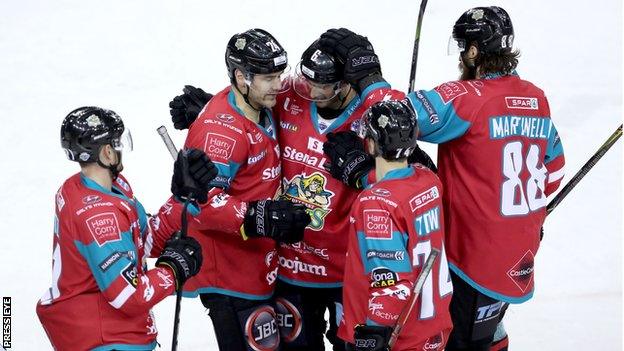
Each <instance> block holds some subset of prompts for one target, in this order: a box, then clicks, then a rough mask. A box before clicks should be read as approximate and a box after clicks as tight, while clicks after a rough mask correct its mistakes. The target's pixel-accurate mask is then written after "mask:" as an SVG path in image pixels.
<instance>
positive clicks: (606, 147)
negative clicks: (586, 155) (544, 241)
mask: <svg viewBox="0 0 624 351" xmlns="http://www.w3.org/2000/svg"><path fill="white" fill-rule="evenodd" d="M621 136H622V125H621V124H620V126H619V127H618V128H617V129H616V130H615V132H613V134H611V136H610V137H609V139H607V141H605V143H604V144H602V146H601V147H600V148H599V149H598V151H596V153H595V154H594V155H593V156H592V157H591V158H590V159H589V161H587V162H586V163H585V164H584V165H583V167H581V169H580V170H579V171H578V172H576V174H575V175H574V177H572V179H570V181H569V182H568V184H566V185H565V186H564V187H563V189H561V191H560V192H559V193H558V194H557V196H555V198H554V199H552V200H551V201H550V203H548V206H547V207H546V215H549V214H550V213H551V212H552V211H553V210H554V209H555V207H557V206H558V205H559V203H560V202H561V201H562V200H563V199H564V198H565V197H566V196H567V195H568V194H569V193H570V191H572V189H574V187H575V186H577V185H578V183H579V182H580V181H581V179H583V177H585V175H586V174H587V173H588V172H589V170H591V169H592V168H593V167H594V166H595V165H596V163H598V160H600V159H601V158H602V156H604V154H606V153H607V151H609V149H610V148H611V146H613V144H615V142H616V141H617V140H618V139H619V138H620V137H621Z"/></svg>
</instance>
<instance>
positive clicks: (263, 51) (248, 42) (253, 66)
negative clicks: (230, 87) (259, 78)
mask: <svg viewBox="0 0 624 351" xmlns="http://www.w3.org/2000/svg"><path fill="white" fill-rule="evenodd" d="M225 65H226V66H227V70H228V76H229V77H230V81H232V82H234V81H235V75H234V71H235V70H236V69H239V70H241V71H242V72H243V73H244V74H245V78H246V79H251V77H252V75H254V74H270V73H277V72H280V71H283V70H285V69H286V68H287V67H288V57H287V54H286V50H284V48H283V47H282V46H281V45H280V43H279V42H278V41H277V40H276V39H275V38H274V37H273V36H272V35H271V34H269V32H267V31H265V30H263V29H257V28H256V29H250V30H248V31H245V32H243V33H238V34H234V35H233V36H232V38H230V41H229V42H228V44H227V49H226V50H225Z"/></svg>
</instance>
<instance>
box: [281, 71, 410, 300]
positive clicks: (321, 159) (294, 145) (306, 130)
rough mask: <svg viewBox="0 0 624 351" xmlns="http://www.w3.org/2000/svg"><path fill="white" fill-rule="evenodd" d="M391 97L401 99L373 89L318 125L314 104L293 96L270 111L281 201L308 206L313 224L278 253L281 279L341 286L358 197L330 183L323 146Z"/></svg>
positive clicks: (355, 128) (385, 87) (285, 97)
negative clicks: (278, 159) (274, 126)
mask: <svg viewBox="0 0 624 351" xmlns="http://www.w3.org/2000/svg"><path fill="white" fill-rule="evenodd" d="M386 95H388V97H386ZM390 96H392V97H393V98H395V99H402V98H404V95H403V94H402V93H400V92H397V91H391V90H390V89H389V85H388V84H385V83H384V84H374V85H371V86H370V87H369V88H368V89H366V90H365V91H364V92H363V93H362V97H363V98H360V97H358V96H356V97H355V98H354V99H353V100H351V102H350V103H349V104H348V105H347V107H346V108H345V110H344V112H343V113H342V114H341V115H339V116H338V117H337V118H335V119H334V120H331V121H324V120H320V119H319V115H318V113H317V110H316V104H315V103H314V102H311V101H309V100H306V99H304V98H302V97H300V96H298V95H297V94H296V93H295V92H294V90H290V91H289V92H288V93H286V94H284V95H281V96H280V98H279V100H278V104H277V105H276V107H275V109H274V111H275V114H276V118H277V119H278V120H279V124H280V129H279V143H280V146H281V149H282V179H283V185H282V186H283V191H284V196H285V197H286V198H288V199H290V200H291V201H293V202H296V203H301V204H304V205H305V206H307V208H308V213H309V214H310V217H311V218H312V222H311V223H310V224H309V225H308V227H307V228H306V230H305V234H304V240H303V241H301V242H299V243H295V244H292V245H287V244H282V245H281V246H280V247H279V250H278V251H279V264H280V269H279V278H280V279H282V280H284V281H286V282H288V283H291V284H293V285H299V286H307V287H326V288H327V287H340V286H342V273H343V269H344V255H345V252H346V247H347V238H348V236H347V231H348V224H349V222H348V214H349V210H350V204H352V203H353V201H354V200H355V198H356V197H357V194H358V192H359V191H357V190H354V189H351V188H349V187H348V186H346V185H344V184H343V183H342V182H341V181H339V180H337V179H334V178H333V177H332V176H331V174H330V173H329V172H328V171H327V170H326V169H325V167H324V166H325V165H326V164H327V163H328V159H327V158H326V157H325V154H324V153H323V143H324V142H325V141H326V140H327V137H326V136H327V134H328V133H330V132H339V131H349V130H353V131H356V132H357V131H358V130H359V128H360V118H361V117H362V114H363V113H364V111H365V110H366V109H367V108H368V107H369V106H370V105H372V104H373V103H374V102H376V101H379V100H381V99H383V98H390ZM323 123H326V124H325V125H322V124H323Z"/></svg>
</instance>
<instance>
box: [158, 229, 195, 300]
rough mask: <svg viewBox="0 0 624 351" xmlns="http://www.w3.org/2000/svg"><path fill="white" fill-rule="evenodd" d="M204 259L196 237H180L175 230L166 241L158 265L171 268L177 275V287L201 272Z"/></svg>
mask: <svg viewBox="0 0 624 351" xmlns="http://www.w3.org/2000/svg"><path fill="white" fill-rule="evenodd" d="M202 261H203V257H202V252H201V246H200V245H199V243H198V242H197V240H195V239H194V238H192V237H190V236H187V237H180V232H175V233H174V234H173V235H172V236H171V239H169V240H167V242H166V243H165V248H164V249H163V252H162V253H161V254H160V257H159V258H158V260H156V266H165V267H169V268H171V270H172V271H173V273H174V274H175V277H176V288H177V287H179V286H182V284H184V282H185V281H187V280H188V279H189V278H190V277H192V276H194V275H196V274H197V273H199V269H200V268H201V265H202Z"/></svg>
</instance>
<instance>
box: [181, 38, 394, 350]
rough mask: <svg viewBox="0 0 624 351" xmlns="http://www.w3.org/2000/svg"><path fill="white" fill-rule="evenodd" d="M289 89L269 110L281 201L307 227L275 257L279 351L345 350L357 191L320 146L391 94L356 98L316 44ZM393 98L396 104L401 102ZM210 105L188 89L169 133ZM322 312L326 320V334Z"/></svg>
mask: <svg viewBox="0 0 624 351" xmlns="http://www.w3.org/2000/svg"><path fill="white" fill-rule="evenodd" d="M292 87H293V89H289V90H287V91H284V92H282V93H280V94H279V95H278V99H277V105H276V106H275V107H274V109H273V112H274V113H275V117H276V119H277V120H279V125H280V127H279V128H278V130H279V132H278V136H279V138H278V139H279V144H280V148H281V150H282V153H281V157H282V159H281V160H282V178H283V187H284V196H283V197H284V198H286V199H289V200H291V201H292V202H294V203H299V204H303V205H304V206H305V207H306V208H307V212H308V213H309V214H310V216H311V218H312V222H311V223H310V224H309V225H308V227H307V228H306V231H305V235H304V239H303V240H302V241H301V242H297V243H294V244H288V243H281V245H280V247H279V250H278V252H279V264H280V269H279V270H278V272H279V274H278V283H277V288H276V294H275V300H276V307H277V311H276V312H277V315H278V319H279V326H280V331H281V336H282V347H281V349H282V350H290V349H296V350H314V351H318V350H323V349H324V335H325V333H326V331H327V338H328V339H329V340H330V342H331V343H332V344H333V349H334V350H343V349H344V342H342V340H340V339H338V338H337V337H336V332H337V329H338V325H337V321H338V320H339V319H340V318H341V315H340V311H342V304H341V303H342V288H341V287H342V272H343V268H344V255H345V252H346V246H347V236H346V228H347V226H348V213H349V207H348V206H344V204H348V203H352V202H353V201H354V200H355V197H356V196H357V193H358V191H356V190H354V189H352V188H350V187H348V186H347V185H345V184H343V183H342V182H341V181H339V180H336V179H334V178H332V176H331V174H330V173H329V171H328V170H327V168H326V167H327V165H328V164H329V163H328V162H327V159H326V158H325V157H324V154H323V148H322V145H323V142H325V141H326V140H327V136H328V135H331V133H332V132H336V131H350V130H358V129H359V123H360V117H361V116H362V114H363V112H364V111H365V110H366V107H367V106H370V104H371V103H372V102H374V101H377V100H381V99H382V98H383V97H384V96H385V95H386V93H388V92H389V91H390V90H389V85H388V84H387V83H385V82H382V83H380V84H378V85H376V86H372V87H371V88H370V89H368V90H367V91H365V92H362V93H361V94H359V93H358V92H357V90H356V89H354V88H353V87H352V86H351V85H350V84H348V83H346V82H345V81H344V80H343V65H342V64H341V63H340V62H338V61H337V60H336V59H335V58H334V57H333V56H332V55H328V54H327V53H325V52H323V51H322V50H321V49H320V47H319V45H318V41H315V42H313V43H312V44H311V45H310V46H309V47H308V48H307V49H306V50H305V52H304V53H303V55H302V57H301V61H300V62H299V64H298V65H297V68H296V71H295V75H294V77H293V81H292ZM370 91H374V92H375V95H372V94H369V93H368V92H370ZM396 94H398V95H397V96H396V98H399V99H400V98H403V97H404V95H403V94H402V93H400V92H396ZM211 97H212V96H211V95H209V94H206V93H204V92H203V90H201V89H197V88H194V87H190V86H187V87H186V93H185V94H183V95H181V96H178V97H176V98H175V99H174V100H173V101H172V102H171V104H170V106H171V107H172V109H171V113H172V119H173V122H174V126H176V128H186V127H187V125H188V124H189V123H192V122H193V121H194V120H195V114H196V113H197V112H196V111H199V110H200V109H201V106H202V105H203V103H205V102H206V101H208V100H210V98H211ZM197 101H199V103H197ZM367 101H372V102H369V103H367ZM326 310H329V312H330V318H329V330H327V329H328V327H327V324H328V321H326V320H325V311H326ZM337 312H338V315H337Z"/></svg>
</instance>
